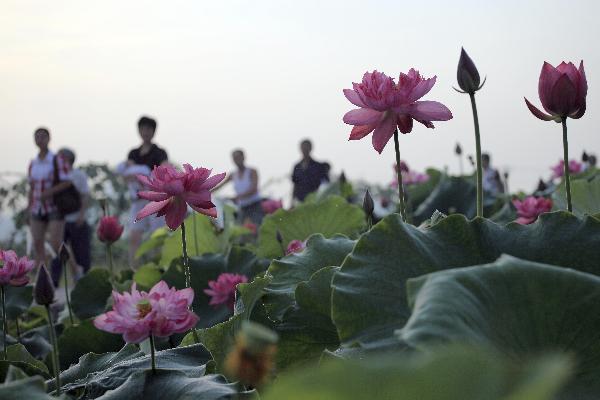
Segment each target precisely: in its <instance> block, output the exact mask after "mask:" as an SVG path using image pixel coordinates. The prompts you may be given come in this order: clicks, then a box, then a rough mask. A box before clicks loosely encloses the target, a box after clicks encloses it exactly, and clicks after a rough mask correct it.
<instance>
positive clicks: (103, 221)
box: [96, 216, 125, 243]
mask: <svg viewBox="0 0 600 400" xmlns="http://www.w3.org/2000/svg"><path fill="white" fill-rule="evenodd" d="M123 229H125V227H124V226H123V225H121V224H120V223H119V220H118V218H117V217H108V216H107V217H102V218H100V223H99V224H98V230H97V231H96V234H97V235H98V239H99V240H100V241H101V242H102V243H114V242H116V241H117V240H119V238H120V237H121V235H122V234H123Z"/></svg>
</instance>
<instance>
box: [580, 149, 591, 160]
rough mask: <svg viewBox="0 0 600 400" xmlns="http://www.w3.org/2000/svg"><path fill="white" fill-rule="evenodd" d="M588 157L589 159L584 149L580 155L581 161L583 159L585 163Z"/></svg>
mask: <svg viewBox="0 0 600 400" xmlns="http://www.w3.org/2000/svg"><path fill="white" fill-rule="evenodd" d="M589 159H590V156H588V153H586V152H585V151H584V152H583V154H582V155H581V161H583V162H584V163H586V162H588V160H589Z"/></svg>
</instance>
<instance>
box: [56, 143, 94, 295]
mask: <svg viewBox="0 0 600 400" xmlns="http://www.w3.org/2000/svg"><path fill="white" fill-rule="evenodd" d="M58 154H59V155H60V156H62V158H63V159H64V160H65V162H66V163H67V164H68V165H69V168H70V169H71V173H70V178H71V182H72V183H73V186H75V188H76V189H77V191H78V192H79V195H80V196H81V208H80V209H79V210H78V211H75V212H73V213H70V214H67V215H65V234H64V242H65V243H66V244H67V245H68V247H69V251H70V252H71V254H72V257H71V258H70V259H69V264H70V266H71V270H72V276H73V280H74V281H77V280H78V279H79V278H80V277H81V276H82V275H83V274H84V273H86V272H87V271H89V269H90V266H91V261H92V260H91V229H90V226H89V224H88V221H87V209H88V206H89V204H90V201H89V200H90V187H89V185H88V176H87V174H86V173H85V172H84V171H82V170H81V169H79V168H74V165H75V157H76V156H75V152H73V151H72V150H71V149H67V148H62V149H60V150H59V151H58ZM53 267H54V268H53V269H52V271H51V274H52V280H53V281H54V284H55V285H57V284H58V280H59V278H60V274H61V269H62V268H61V265H60V264H58V266H57V267H58V268H56V267H55V266H54V265H53Z"/></svg>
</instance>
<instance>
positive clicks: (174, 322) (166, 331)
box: [94, 281, 198, 343]
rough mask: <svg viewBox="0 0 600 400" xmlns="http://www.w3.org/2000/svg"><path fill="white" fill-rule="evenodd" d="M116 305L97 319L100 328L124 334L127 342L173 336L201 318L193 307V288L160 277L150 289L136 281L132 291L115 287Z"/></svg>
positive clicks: (95, 323)
mask: <svg viewBox="0 0 600 400" xmlns="http://www.w3.org/2000/svg"><path fill="white" fill-rule="evenodd" d="M112 298H113V309H112V311H109V312H107V313H105V314H102V315H99V316H98V317H96V319H94V325H95V326H96V328H98V329H100V330H103V331H106V332H110V333H118V334H121V335H123V340H124V341H125V342H127V343H139V342H141V341H143V340H145V339H146V338H148V337H149V336H150V335H153V336H158V337H166V336H171V335H172V334H174V333H182V332H185V331H188V330H190V329H191V328H193V327H194V326H196V323H197V322H198V317H197V316H196V314H194V313H193V312H191V311H190V310H189V306H190V305H191V304H192V301H193V300H194V291H193V289H190V288H187V289H182V290H176V289H175V288H169V286H168V285H167V284H166V283H165V282H164V281H160V282H158V283H157V284H156V285H154V287H153V288H152V289H151V290H150V292H148V293H146V292H143V291H138V290H137V288H136V285H135V283H134V284H133V286H132V287H131V292H124V293H123V294H120V293H118V292H116V291H113V294H112Z"/></svg>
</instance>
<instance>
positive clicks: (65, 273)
mask: <svg viewBox="0 0 600 400" xmlns="http://www.w3.org/2000/svg"><path fill="white" fill-rule="evenodd" d="M62 267H63V272H64V274H63V275H64V277H65V299H66V302H67V310H69V321H70V322H71V326H73V325H75V322H74V320H73V310H72V309H71V300H70V299H69V277H68V274H67V263H66V262H65V263H62Z"/></svg>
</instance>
